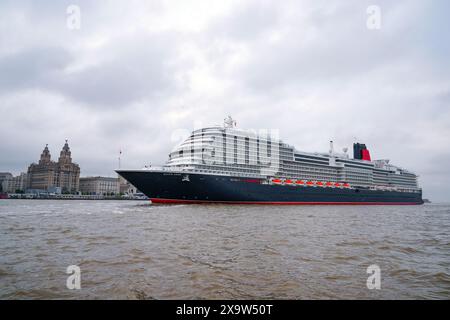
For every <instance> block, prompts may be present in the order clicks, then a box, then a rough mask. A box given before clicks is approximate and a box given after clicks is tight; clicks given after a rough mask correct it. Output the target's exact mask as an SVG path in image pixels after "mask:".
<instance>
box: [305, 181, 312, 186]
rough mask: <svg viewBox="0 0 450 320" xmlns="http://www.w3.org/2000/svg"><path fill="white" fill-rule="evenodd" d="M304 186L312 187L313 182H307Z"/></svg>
mask: <svg viewBox="0 0 450 320" xmlns="http://www.w3.org/2000/svg"><path fill="white" fill-rule="evenodd" d="M306 185H308V186H313V185H314V182H312V181H308V182H307V183H306Z"/></svg>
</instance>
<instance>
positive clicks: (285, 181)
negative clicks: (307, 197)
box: [284, 179, 294, 184]
mask: <svg viewBox="0 0 450 320" xmlns="http://www.w3.org/2000/svg"><path fill="white" fill-rule="evenodd" d="M284 183H285V184H294V182H293V181H292V180H291V179H286V180H284Z"/></svg>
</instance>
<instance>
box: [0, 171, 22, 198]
mask: <svg viewBox="0 0 450 320" xmlns="http://www.w3.org/2000/svg"><path fill="white" fill-rule="evenodd" d="M27 183H28V174H27V173H24V172H22V173H21V174H20V175H18V176H16V177H13V176H12V175H11V176H10V177H8V178H6V179H4V180H3V181H2V183H1V185H2V190H3V192H7V193H16V192H18V191H25V189H26V187H27Z"/></svg>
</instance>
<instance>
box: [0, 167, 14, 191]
mask: <svg viewBox="0 0 450 320" xmlns="http://www.w3.org/2000/svg"><path fill="white" fill-rule="evenodd" d="M12 177H13V175H12V174H11V173H10V172H0V192H2V191H3V189H2V184H3V181H5V180H7V179H12ZM3 192H6V191H3Z"/></svg>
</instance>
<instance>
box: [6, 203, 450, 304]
mask: <svg viewBox="0 0 450 320" xmlns="http://www.w3.org/2000/svg"><path fill="white" fill-rule="evenodd" d="M70 265H76V266H78V267H79V268H80V271H81V274H80V276H81V282H80V283H81V289H79V290H76V289H75V290H69V289H68V288H67V286H66V280H67V277H68V276H69V275H68V274H67V273H66V269H67V267H68V266H70ZM371 265H377V266H379V268H380V285H381V288H380V289H372V290H369V289H368V287H367V284H366V282H367V278H368V277H369V276H370V274H368V273H367V268H368V267H369V266H371ZM0 298H1V299H196V298H198V299H260V298H261V299H449V298H450V205H446V204H426V205H423V206H367V207H366V206H258V205H257V206H240V205H230V206H226V205H172V206H165V205H152V204H150V203H148V202H146V201H73V200H68V201H64V200H0Z"/></svg>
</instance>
